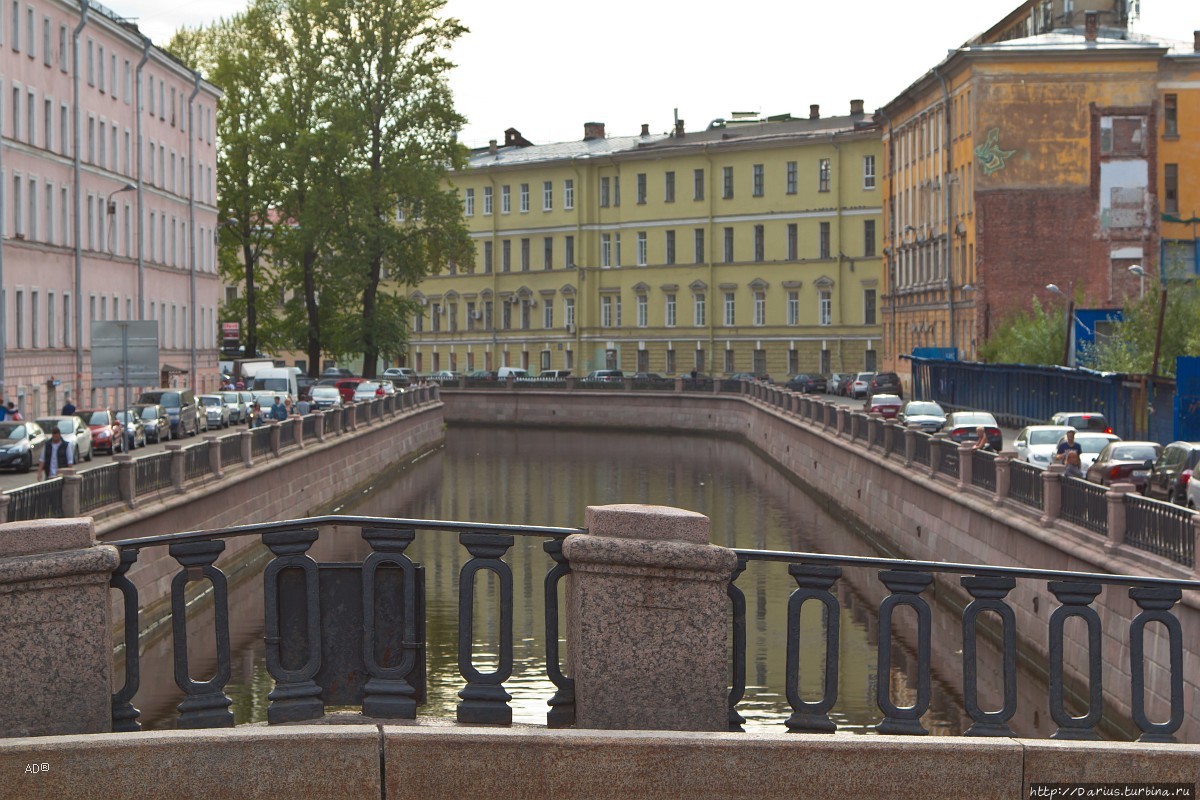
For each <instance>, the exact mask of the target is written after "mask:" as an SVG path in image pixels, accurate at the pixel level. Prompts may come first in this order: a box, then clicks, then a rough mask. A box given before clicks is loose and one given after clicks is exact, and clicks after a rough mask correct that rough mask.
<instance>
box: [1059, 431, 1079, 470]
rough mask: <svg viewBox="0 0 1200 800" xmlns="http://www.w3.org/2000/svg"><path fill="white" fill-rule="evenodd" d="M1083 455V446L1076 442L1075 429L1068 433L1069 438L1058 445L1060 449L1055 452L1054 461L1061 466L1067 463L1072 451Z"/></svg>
mask: <svg viewBox="0 0 1200 800" xmlns="http://www.w3.org/2000/svg"><path fill="white" fill-rule="evenodd" d="M1072 450H1073V451H1075V452H1076V453H1079V454H1080V455H1081V456H1082V455H1083V446H1082V445H1080V444H1079V442H1077V441H1075V429H1074V428H1072V429H1071V430H1069V431H1067V438H1066V439H1063V440H1062V441H1061V442H1059V443H1058V449H1057V450H1055V451H1054V460H1055V461H1057V462H1059V463H1060V464H1065V463H1067V455H1066V454H1067V453H1069V452H1071V451H1072Z"/></svg>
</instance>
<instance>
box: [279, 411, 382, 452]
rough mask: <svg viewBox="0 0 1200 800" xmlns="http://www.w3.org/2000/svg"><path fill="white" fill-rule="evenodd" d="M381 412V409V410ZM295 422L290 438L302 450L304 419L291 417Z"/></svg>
mask: <svg viewBox="0 0 1200 800" xmlns="http://www.w3.org/2000/svg"><path fill="white" fill-rule="evenodd" d="M381 411H382V409H381ZM292 419H294V420H295V422H293V423H292V436H294V437H295V440H296V447H298V448H300V449H301V450H303V449H304V417H292Z"/></svg>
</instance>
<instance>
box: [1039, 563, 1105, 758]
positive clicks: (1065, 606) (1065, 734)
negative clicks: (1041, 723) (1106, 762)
mask: <svg viewBox="0 0 1200 800" xmlns="http://www.w3.org/2000/svg"><path fill="white" fill-rule="evenodd" d="M1049 589H1050V591H1051V592H1053V594H1054V596H1055V597H1057V598H1058V601H1059V602H1060V603H1062V605H1061V606H1059V607H1058V608H1056V609H1054V613H1053V614H1051V615H1050V642H1049V646H1050V716H1051V717H1052V718H1053V719H1054V721H1055V722H1056V723H1058V730H1057V731H1055V732H1054V733H1053V734H1052V735H1051V736H1050V738H1051V739H1099V738H1100V737H1099V735H1098V734H1097V733H1096V723H1098V722H1099V721H1100V715H1101V713H1102V711H1103V710H1104V689H1103V684H1102V682H1101V670H1100V615H1099V614H1097V613H1096V609H1094V608H1092V607H1091V603H1092V601H1093V600H1095V599H1096V596H1097V595H1098V594H1100V584H1098V583H1073V582H1071V581H1052V582H1051V583H1050V584H1049ZM1071 617H1079V618H1081V619H1082V620H1083V621H1084V622H1085V623H1087V629H1088V645H1087V646H1088V654H1087V655H1088V675H1089V681H1088V682H1089V684H1090V687H1089V692H1088V710H1087V713H1086V714H1084V715H1083V716H1082V717H1072V716H1071V715H1070V714H1068V713H1067V709H1066V706H1065V705H1064V704H1063V644H1064V636H1063V628H1064V626H1065V624H1066V621H1067V620H1068V619H1069V618H1071Z"/></svg>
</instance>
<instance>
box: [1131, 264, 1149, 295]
mask: <svg viewBox="0 0 1200 800" xmlns="http://www.w3.org/2000/svg"><path fill="white" fill-rule="evenodd" d="M1129 274H1130V275H1137V277H1138V299H1139V300H1141V299H1143V298H1144V297H1145V296H1146V270H1144V269H1142V268H1141V266H1139V265H1137V264H1134V265H1133V266H1132V267H1130V268H1129Z"/></svg>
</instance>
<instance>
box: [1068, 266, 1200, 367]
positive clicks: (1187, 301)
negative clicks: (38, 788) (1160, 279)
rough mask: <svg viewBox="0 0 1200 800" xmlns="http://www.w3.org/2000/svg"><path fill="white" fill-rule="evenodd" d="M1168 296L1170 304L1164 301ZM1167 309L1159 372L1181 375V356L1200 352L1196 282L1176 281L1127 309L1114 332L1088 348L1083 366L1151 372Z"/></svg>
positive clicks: (1199, 303) (1199, 298) (1199, 300)
mask: <svg viewBox="0 0 1200 800" xmlns="http://www.w3.org/2000/svg"><path fill="white" fill-rule="evenodd" d="M1164 298H1165V300H1166V304H1165V305H1161V304H1162V301H1163V299H1164ZM1160 308H1161V310H1162V342H1161V345H1160V348H1159V357H1158V374H1159V375H1161V376H1165V377H1174V375H1175V357H1176V356H1185V355H1196V354H1200V287H1198V286H1197V285H1196V284H1195V283H1193V282H1190V281H1178V282H1176V281H1172V282H1171V283H1170V284H1169V285H1166V286H1164V287H1163V289H1161V290H1160V292H1153V291H1150V292H1146V294H1145V296H1144V297H1142V298H1140V299H1139V300H1137V301H1134V302H1130V303H1129V304H1128V305H1126V307H1125V313H1124V317H1123V319H1122V320H1121V321H1120V322H1117V323H1115V325H1114V328H1113V331H1112V334H1111V335H1110V336H1104V337H1097V339H1096V342H1095V343H1094V344H1092V345H1087V346H1085V347H1084V348H1083V352H1082V354H1081V356H1080V364H1081V366H1086V367H1090V368H1091V369H1096V370H1103V371H1105V372H1124V373H1135V374H1147V375H1148V374H1150V373H1151V371H1152V370H1153V369H1154V344H1155V339H1156V337H1157V334H1158V317H1159V311H1160Z"/></svg>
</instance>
